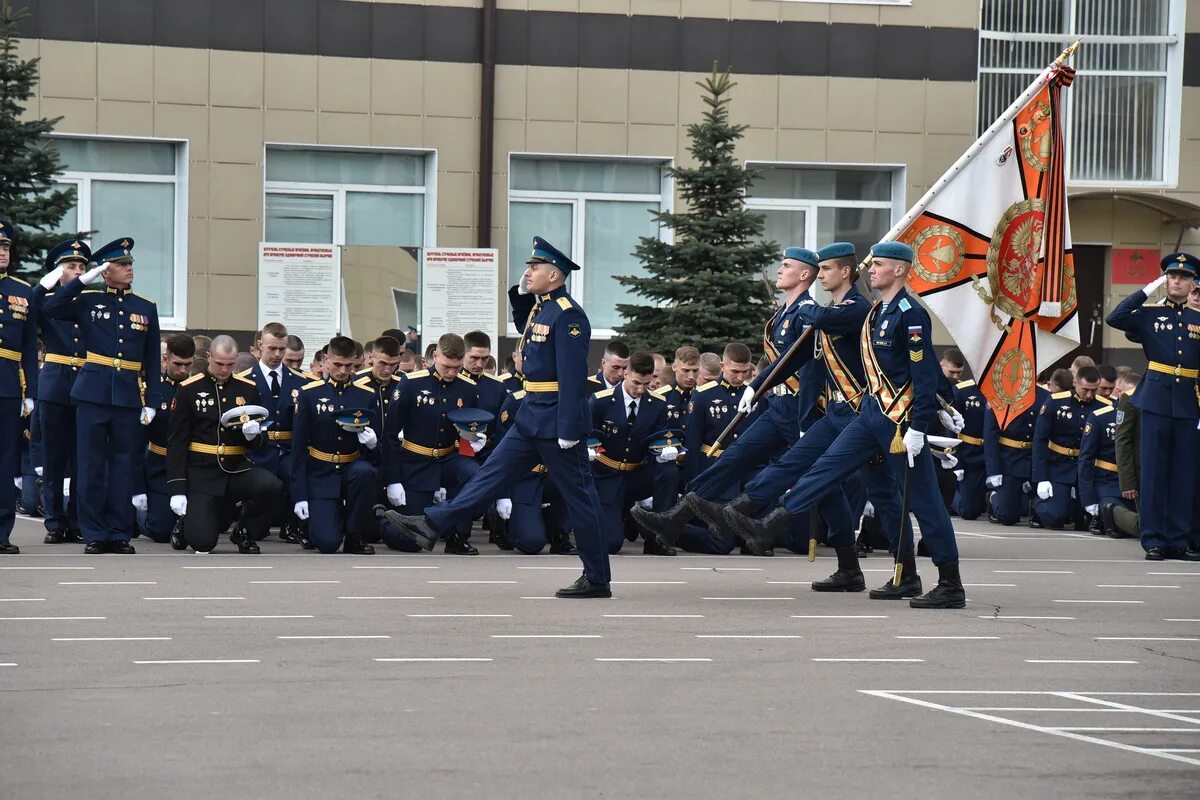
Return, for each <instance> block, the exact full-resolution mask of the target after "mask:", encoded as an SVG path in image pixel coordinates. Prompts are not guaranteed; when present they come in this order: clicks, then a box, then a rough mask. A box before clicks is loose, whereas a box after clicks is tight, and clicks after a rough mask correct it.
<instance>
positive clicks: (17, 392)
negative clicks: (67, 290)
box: [0, 274, 38, 480]
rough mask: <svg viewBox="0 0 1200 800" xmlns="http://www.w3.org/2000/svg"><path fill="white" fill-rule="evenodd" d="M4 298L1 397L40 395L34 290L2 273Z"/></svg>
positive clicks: (0, 319)
mask: <svg viewBox="0 0 1200 800" xmlns="http://www.w3.org/2000/svg"><path fill="white" fill-rule="evenodd" d="M0 299H2V300H3V302H0V397H9V398H11V397H16V398H20V399H25V398H36V397H37V396H38V353H37V351H38V348H37V320H36V319H35V310H36V309H35V305H34V299H33V290H32V289H31V288H29V284H28V283H26V282H25V281H23V280H21V279H20V278H15V277H13V276H12V275H8V274H0ZM3 477H4V480H9V479H10V478H11V476H8V475H5V476H3Z"/></svg>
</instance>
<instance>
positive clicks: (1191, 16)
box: [1183, 3, 1200, 33]
mask: <svg viewBox="0 0 1200 800" xmlns="http://www.w3.org/2000/svg"><path fill="white" fill-rule="evenodd" d="M1188 5H1190V6H1191V8H1189V9H1188V10H1187V12H1188V13H1187V15H1186V18H1185V19H1184V21H1183V29H1184V30H1185V31H1187V32H1188V33H1200V9H1197V8H1196V4H1195V3H1189V4H1188Z"/></svg>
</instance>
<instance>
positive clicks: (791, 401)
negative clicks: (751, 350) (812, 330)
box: [750, 292, 816, 425]
mask: <svg viewBox="0 0 1200 800" xmlns="http://www.w3.org/2000/svg"><path fill="white" fill-rule="evenodd" d="M815 305H816V301H815V300H813V299H812V296H811V295H810V294H809V293H808V292H803V293H801V294H800V296H799V297H797V298H796V299H795V300H793V301H792V302H791V303H790V304H788V305H786V306H780V307H779V308H777V309H775V313H774V314H772V315H771V318H770V319H769V320H767V324H766V326H765V327H764V328H763V349H764V350H765V351H766V353H767V356H768V357H769V358H770V359H771V363H770V364H768V365H767V366H766V367H764V368H763V369H762V370H760V371H759V373H758V374H757V375H755V376H754V379H753V380H751V381H750V388H751V389H754V390H755V391H758V387H759V386H761V385H762V384H763V383H764V382H766V379H767V375H769V374H770V373H771V370H772V369H773V368H774V367H775V364H777V363H778V362H779V360H780V359H782V358H784V357H786V355H787V352H788V351H789V350H790V349H791V348H792V344H793V343H794V342H795V341H796V339H797V338H798V337H799V336H800V334H801V333H802V332H803V329H804V325H803V323H802V322H801V321H800V315H801V309H802V308H804V307H805V306H815ZM796 363H797V366H800V365H801V362H796ZM797 371H798V370H792V371H791V372H790V373H789V374H787V375H784V376H783V380H782V381H776V382H775V385H783V384H784V382H785V381H786V385H787V387H788V394H786V395H776V394H773V395H771V397H770V398H769V399H768V400H767V415H768V416H770V417H771V418H772V419H774V420H775V421H776V422H778V423H780V424H781V425H793V424H795V422H796V399H795V397H796V395H797V394H798V393H799V392H800V391H802V389H803V386H802V385H801V383H800V379H799V378H798V377H797V374H796V373H797ZM768 388H774V386H771V387H768Z"/></svg>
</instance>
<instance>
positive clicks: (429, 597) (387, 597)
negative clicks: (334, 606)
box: [338, 594, 437, 600]
mask: <svg viewBox="0 0 1200 800" xmlns="http://www.w3.org/2000/svg"><path fill="white" fill-rule="evenodd" d="M436 599H437V598H435V597H434V596H433V595H431V594H421V595H417V594H412V595H353V594H350V595H342V596H341V597H339V598H338V600H436Z"/></svg>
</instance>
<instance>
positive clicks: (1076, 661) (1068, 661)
mask: <svg viewBox="0 0 1200 800" xmlns="http://www.w3.org/2000/svg"><path fill="white" fill-rule="evenodd" d="M1025 663H1026V664H1136V663H1138V662H1136V661H1105V660H1101V659H1095V660H1093V659H1086V658H1082V659H1073V658H1027V659H1025ZM993 710H995V709H993ZM1078 710H1079V711H1084V710H1085V709H1078ZM1086 710H1087V711H1115V710H1117V709H1103V708H1096V709H1090V708H1089V709H1086Z"/></svg>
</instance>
